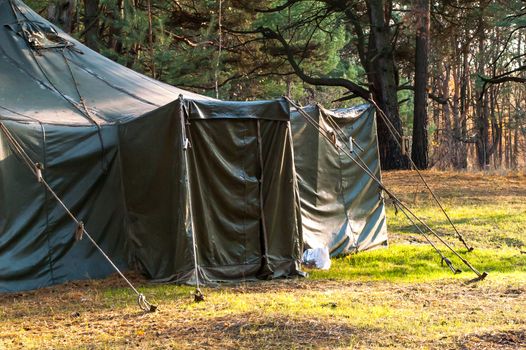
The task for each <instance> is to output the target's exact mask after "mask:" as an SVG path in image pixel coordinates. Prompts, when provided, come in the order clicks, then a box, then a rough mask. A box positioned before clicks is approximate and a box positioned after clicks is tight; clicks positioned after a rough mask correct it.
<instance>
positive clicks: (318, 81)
mask: <svg viewBox="0 0 526 350" xmlns="http://www.w3.org/2000/svg"><path fill="white" fill-rule="evenodd" d="M258 31H259V32H260V33H261V34H262V35H263V37H265V38H266V39H269V40H277V41H279V43H280V44H281V46H283V49H284V50H285V53H286V55H287V59H288V61H289V63H290V65H291V66H292V69H293V70H294V72H295V73H296V75H297V76H298V77H299V78H300V79H301V80H303V81H304V82H306V83H307V84H311V85H317V86H341V87H344V88H346V89H347V90H349V91H350V92H352V93H354V94H355V95H356V96H358V97H361V98H363V99H364V100H366V101H368V100H369V91H368V90H366V89H364V88H363V87H361V86H359V85H358V84H355V83H353V82H352V81H350V80H347V79H343V78H330V77H312V76H310V75H307V74H306V73H305V72H304V71H303V69H301V67H300V66H299V64H298V62H296V59H295V58H294V54H293V52H292V49H291V47H290V45H289V44H288V43H287V41H286V40H285V39H284V38H283V36H282V35H281V34H279V33H277V32H275V31H273V30H272V29H269V28H258Z"/></svg>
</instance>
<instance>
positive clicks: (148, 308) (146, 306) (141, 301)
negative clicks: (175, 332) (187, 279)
mask: <svg viewBox="0 0 526 350" xmlns="http://www.w3.org/2000/svg"><path fill="white" fill-rule="evenodd" d="M137 304H138V305H139V307H140V308H141V309H142V310H143V311H145V312H155V311H157V306H156V305H153V304H150V303H149V302H148V300H146V297H145V296H144V294H142V293H141V294H139V295H138V296H137Z"/></svg>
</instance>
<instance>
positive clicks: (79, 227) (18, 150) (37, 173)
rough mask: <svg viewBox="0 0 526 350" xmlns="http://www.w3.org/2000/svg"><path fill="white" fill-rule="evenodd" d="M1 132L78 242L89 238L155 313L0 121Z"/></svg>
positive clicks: (146, 308) (153, 307)
mask: <svg viewBox="0 0 526 350" xmlns="http://www.w3.org/2000/svg"><path fill="white" fill-rule="evenodd" d="M0 130H1V131H2V133H3V134H4V135H5V136H6V138H7V141H8V142H9V145H10V146H11V147H12V149H13V150H14V151H15V153H16V154H17V155H18V156H20V157H21V158H22V160H23V162H24V163H25V164H26V165H27V166H28V168H29V170H30V171H31V172H32V173H33V174H34V175H35V177H36V180H37V181H38V182H39V183H41V184H42V186H44V188H45V189H46V190H47V191H48V192H49V193H50V194H51V195H52V196H53V197H54V198H55V200H56V201H57V202H58V203H59V204H60V206H61V207H62V208H63V209H64V210H65V211H66V213H67V214H68V216H69V217H70V218H71V219H72V220H73V221H74V222H75V224H76V226H77V227H76V229H75V238H76V240H80V239H82V236H83V235H85V236H86V237H88V239H89V241H90V242H91V243H92V244H93V246H94V247H95V248H96V249H97V250H98V251H99V252H100V253H101V254H102V256H103V257H104V258H105V259H106V260H107V261H108V262H109V263H110V265H111V266H112V267H113V269H114V270H115V271H116V272H117V273H118V274H119V275H120V276H121V277H122V279H123V280H124V281H125V282H126V283H127V284H128V286H129V287H130V288H131V289H132V290H133V292H134V293H135V294H136V295H137V304H138V305H139V307H140V308H141V309H142V310H143V311H146V312H155V311H156V310H157V306H156V305H153V304H151V303H149V302H148V301H147V300H146V297H145V296H144V294H142V293H140V292H139V291H138V290H137V288H135V286H134V285H133V284H132V283H131V282H130V280H128V278H126V276H124V274H123V273H122V272H121V270H120V269H119V268H118V267H117V265H115V263H114V262H113V261H112V260H111V258H110V257H109V256H108V255H107V254H106V253H105V252H104V250H103V249H102V248H101V247H100V246H99V245H98V244H97V242H96V241H95V240H94V239H93V237H92V236H91V235H90V234H89V233H88V231H87V230H86V228H85V227H84V223H83V222H82V221H80V220H79V219H78V218H77V217H76V216H75V215H73V213H72V212H71V211H70V210H69V209H68V207H67V206H66V204H65V203H64V202H63V201H62V200H61V199H60V197H59V196H58V195H57V193H56V192H55V191H54V190H53V189H52V188H51V186H50V185H49V184H48V183H47V181H46V180H45V179H44V177H43V175H42V170H44V169H43V167H42V165H41V164H40V163H38V162H34V161H33V160H32V159H31V157H30V156H29V155H28V154H27V152H26V151H25V150H24V148H23V147H22V145H20V143H19V142H18V140H17V139H16V138H15V137H14V136H13V134H12V133H11V131H9V129H8V128H7V127H6V126H5V125H4V123H2V122H1V121H0Z"/></svg>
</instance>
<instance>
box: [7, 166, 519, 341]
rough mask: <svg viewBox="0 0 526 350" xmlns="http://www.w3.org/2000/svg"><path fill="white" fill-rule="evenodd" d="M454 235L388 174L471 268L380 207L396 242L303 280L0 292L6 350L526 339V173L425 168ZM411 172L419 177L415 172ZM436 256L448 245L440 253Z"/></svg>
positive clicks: (84, 285) (402, 179) (400, 179)
mask: <svg viewBox="0 0 526 350" xmlns="http://www.w3.org/2000/svg"><path fill="white" fill-rule="evenodd" d="M426 178H428V179H429V180H430V184H431V186H432V187H433V188H434V189H436V190H437V192H438V194H439V195H440V196H441V198H443V200H444V204H445V207H446V209H447V210H448V212H449V213H450V216H451V218H452V220H453V221H454V222H455V224H456V225H457V226H458V228H459V230H460V232H462V233H463V234H465V236H466V238H467V240H468V241H469V242H470V243H471V244H472V245H473V246H474V247H475V251H474V252H472V253H465V249H463V248H462V245H461V244H460V243H459V242H458V240H457V239H456V238H455V236H454V235H452V234H451V229H450V227H448V225H447V221H446V220H445V218H444V217H443V216H441V215H440V212H439V211H438V210H437V209H436V207H435V206H433V203H432V198H431V197H430V196H429V195H428V194H426V193H425V190H424V187H423V186H422V185H415V184H416V183H417V181H416V179H417V177H416V174H415V173H413V172H394V173H386V174H385V175H384V181H385V183H386V184H387V185H388V187H390V188H392V189H393V190H394V192H395V193H400V194H402V196H401V197H402V198H403V199H404V200H405V201H406V202H407V203H408V204H409V206H410V207H412V208H415V211H416V212H417V213H419V214H420V215H421V216H422V217H424V218H425V219H426V220H427V221H428V222H429V223H430V224H432V227H436V228H437V229H438V231H440V232H442V233H443V234H444V237H445V238H446V239H447V240H448V241H449V242H451V243H453V244H454V246H455V247H456V248H457V249H458V250H459V251H461V252H462V254H463V256H465V257H466V258H468V259H469V260H470V261H471V262H472V263H473V265H475V266H476V267H477V268H478V269H480V270H481V271H487V272H488V273H489V276H488V278H487V279H486V280H484V281H482V282H478V283H469V281H470V280H471V279H472V278H473V277H475V275H474V274H472V273H470V272H469V271H468V270H467V269H466V268H465V267H464V266H463V265H462V264H461V263H460V261H459V260H458V259H457V258H455V257H454V256H453V255H451V254H450V253H447V256H448V257H449V258H451V259H452V261H453V262H454V264H455V265H456V266H457V267H460V268H461V269H462V270H463V271H464V272H463V273H461V274H458V275H453V274H451V272H450V271H449V270H448V269H447V268H446V267H442V266H441V265H440V259H439V258H438V256H437V255H436V254H435V253H434V251H433V250H432V248H431V247H429V246H428V245H426V244H424V240H423V239H422V237H420V236H419V235H418V234H417V233H416V231H415V230H414V229H413V228H412V227H411V226H409V225H408V223H407V222H406V221H405V220H404V218H403V215H402V214H398V215H395V212H394V211H393V210H392V209H389V210H388V228H389V231H390V237H391V246H390V247H389V248H388V249H381V250H375V251H371V252H365V253H361V254H358V255H353V256H348V257H343V258H338V259H334V260H333V266H332V268H331V270H329V271H310V277H309V278H307V279H292V280H280V281H270V282H257V283H244V284H241V285H237V286H222V287H219V288H206V289H204V290H203V292H204V294H205V297H206V299H205V301H204V302H202V303H197V304H196V303H194V302H193V299H192V297H191V292H192V291H193V289H192V288H191V287H185V286H173V285H152V284H149V283H148V282H147V281H144V280H143V279H142V278H141V277H140V276H137V275H133V274H130V277H131V278H132V280H133V281H134V282H135V283H137V284H138V285H139V286H140V289H141V291H143V292H144V294H145V295H146V296H147V297H148V299H150V300H152V301H154V302H155V303H157V304H158V305H159V312H157V313H152V314H144V313H142V312H139V311H138V308H137V305H136V304H135V298H134V296H133V295H132V293H131V292H130V291H129V290H128V289H126V288H125V287H124V283H123V282H122V281H121V280H119V279H118V278H117V277H111V278H108V279H106V280H102V281H80V282H72V283H68V284H65V285H61V286H56V287H50V288H45V289H42V290H38V291H31V292H24V293H16V294H3V295H0V349H4V348H5V349H11V348H24V349H46V348H49V349H71V348H73V349H76V348H79V349H93V348H96V349H99V348H102V349H105V348H107V349H113V348H129V349H148V348H175V349H201V348H205V349H215V348H218V349H239V348H257V349H276V348H277V349H304V348H331V349H332V348H342V349H347V348H350V349H352V348H362V349H376V348H386V347H392V348H399V349H407V348H418V349H421V348H424V349H426V348H429V349H435V348H436V349H438V348H440V349H517V348H526V247H525V244H526V232H525V231H526V176H522V175H507V176H504V175H501V176H499V175H484V176H482V174H458V173H442V172H428V173H426ZM413 180H414V181H413ZM444 252H446V251H445V250H444Z"/></svg>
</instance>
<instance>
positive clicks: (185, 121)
mask: <svg viewBox="0 0 526 350" xmlns="http://www.w3.org/2000/svg"><path fill="white" fill-rule="evenodd" d="M187 115H189V111H188V113H185V103H184V96H183V95H182V94H181V95H179V120H180V123H181V138H182V142H181V143H182V144H181V146H182V148H183V158H184V164H185V169H186V170H185V171H186V173H185V181H186V184H187V188H188V191H191V185H192V184H191V182H190V175H189V173H188V169H189V162H188V149H190V148H192V141H191V140H190V138H191V135H192V134H191V133H190V120H189V118H187V117H186V116H187ZM188 207H189V215H190V230H191V232H192V235H191V236H192V253H193V259H194V275H195V291H194V293H193V296H194V301H195V302H196V303H198V302H201V301H204V300H205V297H204V295H203V293H202V292H201V289H200V285H199V272H200V267H199V259H198V257H197V250H198V249H197V248H198V247H197V240H196V238H195V227H194V216H193V212H192V196H191V195H188Z"/></svg>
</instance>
